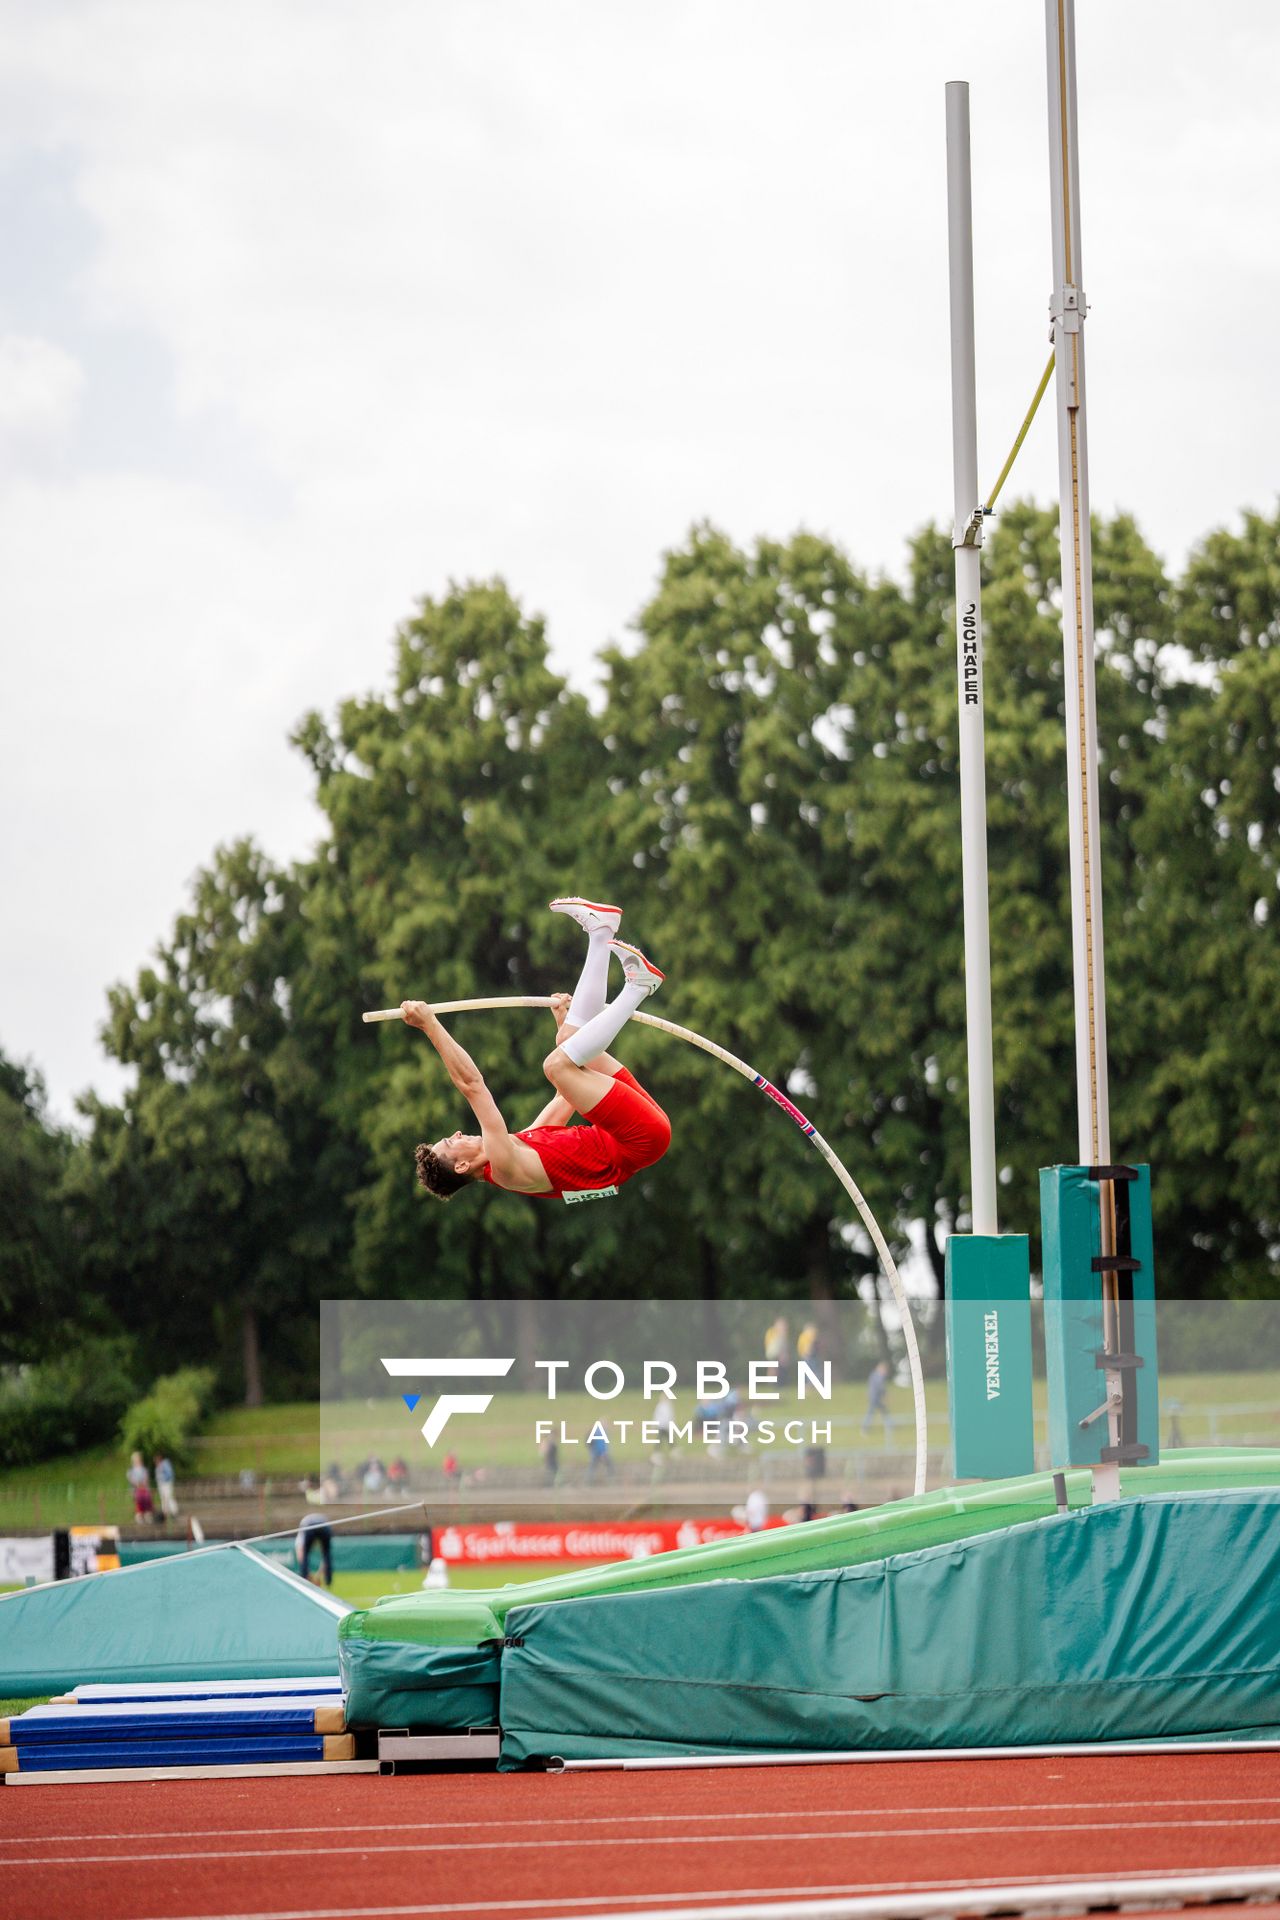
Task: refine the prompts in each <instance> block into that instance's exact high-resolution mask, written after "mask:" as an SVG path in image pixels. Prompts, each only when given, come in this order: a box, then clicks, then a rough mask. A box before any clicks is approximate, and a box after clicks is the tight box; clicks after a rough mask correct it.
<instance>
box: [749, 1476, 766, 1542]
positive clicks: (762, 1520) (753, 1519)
mask: <svg viewBox="0 0 1280 1920" xmlns="http://www.w3.org/2000/svg"><path fill="white" fill-rule="evenodd" d="M745 1518H746V1523H747V1532H748V1533H760V1532H761V1531H762V1530H763V1529H764V1528H765V1527H767V1526H768V1524H769V1496H768V1494H767V1493H766V1492H765V1490H764V1488H763V1487H752V1489H751V1491H750V1493H749V1494H748V1495H747V1502H746V1508H745Z"/></svg>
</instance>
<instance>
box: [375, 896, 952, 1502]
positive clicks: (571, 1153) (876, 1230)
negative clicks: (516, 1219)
mask: <svg viewBox="0 0 1280 1920" xmlns="http://www.w3.org/2000/svg"><path fill="white" fill-rule="evenodd" d="M551 911H552V912H553V913H562V914H565V915H566V916H567V917H569V918H571V919H573V920H576V921H577V923H578V924H579V925H580V926H581V927H582V928H583V929H584V931H585V932H586V934H587V949H588V950H587V958H586V961H585V963H584V966H583V970H582V975H581V977H580V978H579V981H578V986H577V988H576V989H575V992H574V994H573V996H572V998H569V997H567V996H565V995H563V994H556V995H531V994H514V995H503V996H502V997H500V998H496V999H479V1000H446V1001H442V1002H438V1003H437V1004H435V1005H434V1006H432V1005H428V1004H427V1003H426V1002H425V1001H421V1000H405V1001H402V1002H401V1004H400V1005H399V1006H398V1007H385V1008H382V1009H380V1010H378V1011H376V1012H372V1013H366V1014H365V1015H364V1016H363V1017H364V1020H365V1021H366V1023H371V1022H375V1021H386V1020H401V1021H403V1022H404V1023H405V1024H406V1025H408V1026H413V1027H417V1028H418V1029H419V1031H421V1032H423V1033H425V1035H426V1037H427V1038H428V1040H430V1042H431V1044H432V1045H433V1046H434V1047H435V1049H436V1051H437V1052H438V1053H439V1055H440V1057H441V1059H442V1061H443V1062H444V1065H445V1068H446V1071H447V1072H448V1073H449V1076H450V1078H451V1079H452V1081H453V1084H454V1085H455V1087H457V1088H458V1091H459V1092H460V1093H462V1095H463V1097H464V1098H465V1099H466V1100H467V1101H468V1102H469V1104H470V1105H471V1108H472V1111H473V1113H474V1114H475V1115H476V1119H477V1121H478V1122H479V1125H480V1133H479V1134H478V1135H468V1134H463V1133H461V1132H459V1133H455V1134H452V1135H449V1136H447V1137H446V1138H444V1139H442V1140H438V1141H436V1142H435V1144H434V1145H432V1146H421V1147H419V1148H418V1149H417V1156H416V1157H417V1164H418V1174H419V1179H420V1180H421V1181H422V1184H423V1185H424V1186H426V1187H427V1189H428V1191H430V1192H432V1193H433V1194H435V1196H436V1197H437V1198H440V1199H450V1198H452V1196H453V1194H454V1193H457V1192H459V1191H460V1190H461V1189H462V1188H463V1187H464V1186H465V1185H467V1184H468V1183H469V1182H471V1181H482V1180H487V1181H488V1183H489V1184H491V1185H494V1186H500V1187H502V1188H504V1189H505V1190H506V1191H508V1192H513V1193H522V1194H525V1195H527V1196H529V1197H530V1198H533V1199H539V1198H547V1199H554V1198H556V1197H560V1198H562V1199H564V1200H565V1201H570V1202H572V1201H577V1200H583V1199H589V1198H603V1197H606V1196H611V1195H612V1194H614V1193H616V1191H617V1189H618V1187H620V1186H621V1185H622V1184H623V1183H624V1182H625V1181H626V1180H628V1179H630V1178H632V1176H633V1175H634V1174H635V1173H637V1172H640V1171H642V1170H643V1169H644V1168H645V1167H648V1166H652V1165H653V1164H654V1163H655V1162H656V1161H657V1160H659V1159H660V1158H661V1157H662V1155H663V1153H665V1152H666V1149H667V1146H668V1145H669V1144H670V1139H671V1129H670V1123H669V1121H668V1120H667V1117H666V1115H665V1114H664V1113H663V1112H662V1109H661V1108H660V1107H659V1106H658V1105H657V1103H656V1101H654V1100H653V1098H652V1097H651V1096H650V1095H649V1094H647V1093H646V1092H645V1090H644V1089H643V1088H642V1087H641V1086H640V1085H639V1083H638V1082H637V1081H636V1080H635V1078H634V1076H633V1075H631V1074H630V1073H628V1072H627V1069H626V1068H625V1067H623V1066H622V1065H621V1063H620V1062H619V1061H617V1060H615V1059H614V1058H613V1056H612V1055H611V1054H610V1053H609V1052H608V1047H609V1046H610V1045H611V1044H612V1042H613V1041H614V1040H615V1039H616V1037H617V1035H618V1034H619V1033H620V1032H621V1031H622V1028H623V1027H624V1026H625V1025H626V1024H627V1023H628V1021H631V1020H635V1021H638V1022H639V1023H640V1024H641V1025H643V1026H647V1027H656V1028H657V1029H658V1031H659V1032H660V1033H669V1034H672V1035H673V1036H674V1037H675V1038H676V1039H677V1040H684V1041H686V1042H687V1043H688V1044H689V1045H690V1046H693V1047H697V1048H698V1049H699V1050H700V1051H701V1052H702V1053H707V1054H710V1055H711V1056H712V1058H713V1059H716V1060H721V1061H723V1062H724V1064H725V1065H726V1066H728V1067H732V1068H733V1070H734V1072H735V1073H740V1074H741V1075H742V1077H743V1078H744V1079H745V1080H749V1081H750V1082H751V1084H752V1086H754V1087H756V1088H757V1089H758V1090H759V1091H760V1092H761V1093H763V1094H764V1095H766V1097H767V1098H768V1099H769V1100H771V1101H772V1102H773V1103H774V1105H775V1106H778V1107H780V1108H781V1109H782V1111H783V1112H784V1113H785V1114H786V1115H787V1117H788V1118H789V1119H790V1120H791V1121H792V1122H793V1123H794V1124H795V1125H796V1126H797V1127H798V1128H799V1129H800V1131H801V1133H802V1134H803V1135H804V1136H805V1138H806V1140H808V1141H809V1142H810V1144H811V1145H812V1146H813V1147H814V1148H816V1150H817V1151H818V1152H819V1153H820V1154H821V1155H822V1157H823V1159H824V1160H825V1161H826V1162H827V1165H828V1166H829V1167H830V1168H831V1170H832V1172H833V1173H834V1174H835V1176H836V1178H837V1179H838V1180H839V1182H840V1184H841V1186H842V1187H843V1188H844V1190H845V1192H846V1193H847V1194H848V1195H849V1198H850V1199H851V1200H852V1201H853V1204H854V1206H855V1207H856V1208H857V1210H858V1214H859V1216H860V1218H861V1220H862V1223H863V1225H864V1226H865V1227H866V1229H867V1232H868V1233H869V1234H870V1236H871V1240H872V1244H873V1245H874V1247H875V1249H876V1252H877V1254H878V1256H879V1258H880V1262H881V1265H882V1267H883V1269H884V1272H885V1274H886V1276H887V1278H888V1281H889V1285H890V1288H891V1290H892V1293H893V1298H894V1303H895V1305H896V1307H897V1310H898V1314H899V1316H900V1319H901V1322H902V1334H903V1339H904V1341H905V1342H906V1349H907V1360H908V1365H909V1367H910V1372H911V1388H912V1398H913V1401H914V1407H915V1430H916V1458H915V1491H916V1492H917V1493H923V1492H924V1489H925V1480H926V1475H927V1465H928V1425H927V1415H926V1411H925V1399H924V1373H923V1369H922V1367H921V1363H920V1348H919V1343H918V1341H917V1339H916V1330H915V1323H914V1321H913V1320H912V1317H911V1307H910V1303H909V1301H908V1299H907V1295H906V1290H905V1288H904V1287H903V1284H902V1277H901V1275H900V1274H899V1272H898V1268H897V1264H896V1262H895V1260H894V1258H893V1255H892V1253H891V1252H890V1251H889V1246H888V1243H887V1242H886V1240H885V1237H884V1235H883V1234H882V1233H881V1231H880V1227H879V1224H878V1223H877V1221H876V1218H875V1216H874V1214H873V1213H872V1211H871V1209H870V1207H869V1206H868V1205H867V1202H866V1200H865V1199H864V1198H863V1195H862V1193H861V1192H860V1191H859V1189H858V1187H857V1185H856V1183H855V1182H854V1180H853V1178H852V1176H851V1175H850V1173H849V1171H848V1169H847V1168H846V1167H845V1166H844V1165H843V1163H842V1162H841V1161H840V1160H839V1159H838V1158H837V1157H836V1155H835V1153H834V1152H833V1151H832V1149H831V1148H830V1146H828V1144H827V1142H826V1141H825V1140H824V1139H823V1137H822V1135H821V1134H820V1133H819V1132H818V1129H817V1128H816V1127H815V1126H814V1124H813V1122H812V1121H811V1120H808V1119H806V1117H805V1115H804V1114H803V1113H801V1111H800V1109H799V1108H798V1107H797V1106H795V1105H794V1103H793V1102H792V1101H791V1100H789V1099H788V1098H787V1096H786V1094H785V1093H783V1092H781V1091H780V1089H779V1088H777V1087H775V1086H774V1084H773V1082H772V1081H771V1080H767V1079H766V1078H765V1076H764V1075H763V1074H762V1073H757V1072H756V1070H755V1068H754V1067H752V1066H749V1065H748V1064H747V1062H746V1061H745V1060H740V1059H738V1057H737V1055H736V1054H732V1053H730V1052H728V1050H727V1049H726V1048H724V1047H720V1046H717V1045H716V1043H715V1042H714V1041H712V1040H708V1039H706V1038H705V1037H704V1036H703V1035H702V1034H700V1033H694V1032H693V1031H692V1030H691V1029H690V1028H688V1027H680V1026H677V1025H675V1023H674V1022H673V1021H670V1020H662V1019H659V1018H657V1017H656V1016H655V1015H654V1014H649V1013H642V1012H640V1011H639V1009H640V1007H641V1005H642V1004H643V1002H644V1001H645V1000H646V999H648V998H649V996H650V995H651V994H653V993H655V992H656V991H657V989H658V987H659V986H661V984H662V980H663V975H662V974H661V973H660V972H659V971H658V969H657V968H656V967H655V966H653V965H652V963H651V962H650V961H648V960H647V959H646V958H645V956H644V955H643V954H642V953H641V952H640V950H639V949H638V948H636V947H632V946H630V945H628V944H627V943H625V942H623V941H619V940H618V939H617V938H616V934H617V928H618V923H619V920H620V918H621V909H620V908H618V907H613V906H605V905H600V904H597V903H595V902H592V901H587V900H582V899H579V898H576V897H574V898H569V899H563V900H554V901H552V902H551ZM611 953H616V954H617V957H618V959H619V960H620V961H621V962H622V967H623V974H624V985H623V988H622V990H621V992H620V993H619V994H618V995H617V996H616V997H615V999H613V1000H612V1001H608V1002H606V999H605V992H606V985H605V983H606V979H607V974H608V966H609V957H610V954H611ZM500 1007H541V1008H547V1009H550V1010H551V1011H553V1012H555V1013H556V1015H557V1036H556V1040H557V1044H556V1046H555V1048H554V1049H553V1050H552V1052H551V1053H550V1054H548V1056H547V1059H546V1060H545V1061H544V1063H543V1070H544V1072H545V1073H546V1075H547V1078H548V1079H549V1080H550V1081H551V1084H552V1086H553V1087H554V1089H555V1096H554V1098H553V1099H552V1100H551V1101H550V1102H549V1103H548V1104H547V1106H546V1107H544V1108H543V1110H542V1112H541V1113H540V1114H539V1115H538V1117H537V1120H535V1122H534V1123H533V1125H532V1126H531V1127H528V1128H526V1129H524V1130H523V1132H522V1133H520V1134H513V1133H511V1132H510V1130H509V1129H508V1127H507V1125H506V1122H505V1121H504V1120H503V1118H502V1115H501V1113H500V1112H499V1110H498V1107H497V1103H496V1102H495V1101H494V1099H493V1096H492V1095H491V1094H490V1093H489V1091H488V1088H487V1087H486V1086H485V1084H484V1078H483V1075H482V1074H481V1073H480V1070H479V1068H478V1067H477V1066H476V1065H475V1062H474V1061H473V1060H472V1059H471V1057H470V1055H469V1054H467V1053H466V1052H465V1050H464V1049H463V1048H461V1047H460V1046H458V1044H457V1042H456V1041H455V1040H454V1039H453V1038H452V1036H451V1035H449V1034H448V1033H446V1031H445V1029H444V1028H443V1027H442V1026H441V1024H440V1016H441V1015H442V1014H449V1013H482V1012H488V1011H492V1010H494V1009H496V1008H500ZM574 1113H578V1114H581V1116H582V1118H583V1119H584V1120H585V1121H586V1123H587V1124H586V1125H585V1126H582V1127H571V1126H569V1125H568V1121H569V1119H570V1118H571V1117H572V1115H573V1114H574ZM576 1136H583V1138H582V1139H581V1141H579V1140H578V1138H576Z"/></svg>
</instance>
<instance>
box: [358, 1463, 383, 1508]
mask: <svg viewBox="0 0 1280 1920" xmlns="http://www.w3.org/2000/svg"><path fill="white" fill-rule="evenodd" d="M360 1484H361V1486H362V1487H363V1488H364V1491H365V1492H366V1493H367V1494H369V1495H371V1496H372V1497H373V1498H374V1499H376V1498H377V1496H378V1495H379V1494H380V1493H381V1492H382V1489H383V1488H384V1487H385V1486H386V1484H387V1470H386V1468H385V1467H384V1466H383V1464H382V1462H381V1460H379V1458H378V1456H377V1455H376V1454H375V1455H374V1456H373V1458H372V1459H371V1460H366V1462H365V1468H364V1478H363V1479H362V1480H361V1482H360Z"/></svg>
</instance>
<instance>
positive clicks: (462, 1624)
mask: <svg viewBox="0 0 1280 1920" xmlns="http://www.w3.org/2000/svg"><path fill="white" fill-rule="evenodd" d="M1066 1485H1067V1496H1068V1500H1069V1502H1070V1504H1071V1506H1072V1507H1073V1508H1083V1507H1085V1506H1087V1505H1088V1503H1089V1501H1090V1500H1091V1497H1092V1479H1091V1476H1090V1474H1089V1473H1088V1471H1087V1470H1085V1469H1077V1470H1074V1471H1072V1472H1069V1473H1068V1474H1067V1475H1066ZM1201 1487H1204V1488H1212V1489H1214V1490H1222V1489H1230V1488H1233V1487H1241V1488H1247V1487H1278V1488H1280V1450H1274V1449H1271V1448H1259V1447H1247V1448H1234V1449H1229V1448H1205V1449H1193V1448H1185V1449H1181V1450H1176V1451H1174V1450H1169V1449H1166V1450H1165V1455H1164V1458H1163V1460H1162V1462H1161V1464H1160V1465H1159V1466H1158V1467H1145V1468H1130V1469H1126V1470H1125V1471H1124V1472H1123V1473H1122V1475H1121V1488H1122V1491H1123V1493H1124V1495H1125V1496H1126V1497H1129V1496H1132V1495H1134V1494H1136V1493H1142V1494H1154V1493H1167V1492H1187V1491H1193V1490H1194V1489H1196V1488H1201ZM1055 1511H1056V1501H1055V1496H1054V1490H1053V1479H1052V1476H1051V1475H1050V1474H1048V1473H1036V1474H1028V1475H1026V1476H1024V1477H1022V1478H1019V1479H1015V1480H1004V1481H988V1482H985V1483H983V1484H981V1485H975V1486H961V1487H946V1488H942V1489H939V1490H937V1491H935V1492H931V1493H924V1494H919V1495H916V1496H914V1497H913V1498H910V1499H907V1500H895V1501H892V1502H890V1503H889V1504H887V1505H885V1506H882V1507H872V1508H868V1509H867V1510H866V1511H864V1512H861V1513H850V1514H845V1513H841V1514H832V1515H831V1516H830V1517H829V1518H827V1519H825V1520H812V1521H808V1522H807V1523H805V1524H803V1525H798V1526H791V1527H781V1528H772V1529H770V1530H769V1531H768V1532H765V1533H759V1534H744V1535H743V1536H742V1537H741V1538H736V1539H732V1540H722V1541H717V1542H716V1543H715V1544H714V1545H712V1546H705V1547H686V1548H682V1549H679V1550H677V1551H675V1552H672V1553H659V1554H654V1555H652V1556H651V1557H650V1558H649V1559H646V1560H623V1561H618V1562H615V1563H613V1564H611V1565H609V1566H604V1567H583V1568H580V1569H578V1570H577V1571H574V1572H567V1573H559V1574H554V1575H552V1576H551V1577H550V1578H549V1579H546V1580H535V1581H529V1582H527V1583H525V1584H524V1585H513V1586H506V1587H498V1588H490V1589H485V1590H483V1591H480V1590H472V1591H470V1592H439V1591H432V1592H421V1593H413V1594H396V1595H388V1596H387V1598H386V1599H384V1600H380V1601H379V1602H378V1603H377V1605H376V1606H373V1607H368V1608H362V1609H357V1610H355V1611H353V1612H352V1613H350V1614H348V1615H347V1617H346V1618H345V1619H344V1620H343V1621H342V1622H341V1625H340V1627H339V1635H338V1652H339V1663H340V1667H341V1671H342V1677H343V1681H344V1683H345V1685H346V1688H347V1692H348V1696H349V1697H348V1724H349V1725H351V1726H358V1727H377V1726H409V1727H411V1728H414V1729H420V1730H426V1729H431V1728H437V1729H446V1730H456V1729H458V1728H462V1727H466V1726H489V1725H493V1724H494V1723H495V1721H496V1715H497V1705H498V1702H497V1694H496V1688H495V1690H494V1691H493V1692H492V1693H491V1694H486V1693H485V1689H486V1688H487V1687H488V1686H489V1685H490V1684H492V1683H491V1682H490V1681H489V1680H488V1679H487V1678H486V1677H485V1676H486V1673H487V1672H488V1671H489V1670H490V1669H489V1666H488V1663H487V1662H486V1661H485V1660H483V1659H482V1660H480V1661H478V1662H476V1663H475V1664H474V1666H473V1668H472V1670H471V1673H470V1675H469V1677H468V1679H467V1682H466V1686H465V1698H464V1697H461V1696H458V1695H456V1694H455V1693H454V1691H453V1687H454V1681H455V1679H456V1675H457V1665H456V1661H455V1660H454V1659H453V1658H452V1656H453V1655H455V1654H456V1652H457V1650H458V1649H459V1648H463V1647H470V1648H473V1649H476V1650H483V1651H485V1652H488V1653H492V1652H493V1651H494V1649H493V1647H492V1646H490V1647H488V1648H487V1649H486V1648H485V1647H484V1643H486V1642H489V1643H492V1642H495V1641H497V1640H500V1639H501V1638H502V1635H503V1632H504V1623H505V1621H506V1617H507V1614H508V1612H509V1610H510V1609H511V1608H512V1607H516V1606H520V1607H524V1606H530V1605H543V1604H553V1603H555V1604H558V1603H560V1602H565V1601H577V1600H580V1599H587V1598H592V1597H596V1596H603V1595H606V1594H612V1593H645V1592H652V1591H662V1590H664V1589H668V1588H671V1587H677V1586H688V1585H693V1584H701V1583H703V1582H705V1581H709V1580H761V1579H776V1578H778V1577H780V1576H784V1575H791V1574H798V1573H808V1572H822V1571H829V1570H831V1569H833V1568H839V1567H853V1566H860V1565H863V1564H866V1563H868V1562H872V1561H882V1560H885V1559H886V1558H888V1557H889V1556H890V1555H892V1554H898V1553H909V1552H915V1551H918V1550H920V1549H922V1548H925V1547H932V1546H940V1545H946V1544H947V1543H949V1542H952V1541H956V1540H966V1539H973V1538H976V1537H978V1536H980V1535H982V1534H987V1533H993V1532H999V1531H1001V1530H1002V1529H1004V1528H1007V1527H1010V1526H1014V1525H1018V1524H1020V1523H1022V1522H1024V1521H1028V1520H1036V1519H1041V1518H1045V1517H1047V1516H1049V1515H1052V1514H1053V1513H1055ZM397 1649H398V1651H396V1650H397ZM436 1649H439V1650H440V1652H441V1655H442V1657H443V1656H444V1654H445V1653H446V1652H447V1653H448V1655H449V1656H450V1658H449V1659H448V1660H446V1662H445V1665H446V1666H447V1668H448V1675H447V1676H446V1675H445V1674H440V1675H437V1673H436V1669H435V1667H434V1665H433V1659H434V1651H435V1650H436ZM450 1676H451V1677H450ZM476 1689H479V1693H480V1697H477V1693H476ZM393 1705H394V1709H395V1713H394V1717H392V1711H391V1710H392V1706H393ZM460 1714H465V1715H466V1716H467V1717H463V1718H460V1717H458V1716H459V1715H460ZM473 1715H478V1716H479V1717H471V1716H473Z"/></svg>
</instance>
